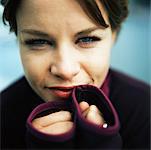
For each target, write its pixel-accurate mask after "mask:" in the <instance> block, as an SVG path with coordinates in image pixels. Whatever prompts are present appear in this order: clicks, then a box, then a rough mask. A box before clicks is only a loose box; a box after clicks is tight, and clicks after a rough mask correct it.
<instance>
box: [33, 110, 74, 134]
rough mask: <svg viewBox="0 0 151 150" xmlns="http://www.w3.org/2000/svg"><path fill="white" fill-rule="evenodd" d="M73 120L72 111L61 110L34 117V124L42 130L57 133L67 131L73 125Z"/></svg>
mask: <svg viewBox="0 0 151 150" xmlns="http://www.w3.org/2000/svg"><path fill="white" fill-rule="evenodd" d="M71 120H72V117H71V113H70V112H68V111H59V112H55V113H52V114H49V115H47V116H44V117H40V118H36V119H34V120H33V121H32V125H33V126H34V127H35V128H36V129H38V130H39V131H41V132H44V133H47V134H53V135H57V134H62V133H65V132H67V131H69V130H70V129H71V128H72V127H73V122H72V121H71Z"/></svg>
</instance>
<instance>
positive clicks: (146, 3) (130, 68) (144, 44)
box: [0, 0, 151, 91]
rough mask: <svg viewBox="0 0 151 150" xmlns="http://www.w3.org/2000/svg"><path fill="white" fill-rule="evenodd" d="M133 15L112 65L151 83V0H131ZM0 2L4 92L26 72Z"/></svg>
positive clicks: (0, 63) (0, 82) (0, 83)
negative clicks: (5, 24)
mask: <svg viewBox="0 0 151 150" xmlns="http://www.w3.org/2000/svg"><path fill="white" fill-rule="evenodd" d="M129 9H130V13H129V17H128V19H127V20H126V22H125V23H124V24H123V29H122V30H121V33H120V35H119V37H118V40H117V43H116V44H115V46H114V47H113V50H112V57H111V67H112V68H114V69H117V70H120V71H122V72H124V73H126V74H129V75H130V76H132V77H135V78H137V79H139V80H142V81H144V82H146V83H150V81H151V74H150V55H151V53H150V49H151V44H149V43H150V42H151V41H150V33H151V18H150V17H151V16H150V15H151V12H150V0H130V1H129ZM2 12H3V7H2V6H1V5H0V91H1V90H3V89H4V88H6V87H7V86H8V85H10V84H11V83H12V82H14V81H15V80H17V79H18V78H19V77H21V76H22V75H23V69H22V65H21V60H20V57H19V49H18V43H17V40H16V37H15V35H14V34H13V33H9V28H8V27H7V26H4V25H3V23H2Z"/></svg>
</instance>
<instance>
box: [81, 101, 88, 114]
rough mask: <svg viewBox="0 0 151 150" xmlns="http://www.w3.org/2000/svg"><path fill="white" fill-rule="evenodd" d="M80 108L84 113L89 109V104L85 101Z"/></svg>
mask: <svg viewBox="0 0 151 150" xmlns="http://www.w3.org/2000/svg"><path fill="white" fill-rule="evenodd" d="M79 106H80V109H81V111H82V112H84V111H85V110H86V109H88V108H89V104H88V103H87V102H85V101H82V102H81V103H80V104H79Z"/></svg>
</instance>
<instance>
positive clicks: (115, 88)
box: [110, 70, 150, 99]
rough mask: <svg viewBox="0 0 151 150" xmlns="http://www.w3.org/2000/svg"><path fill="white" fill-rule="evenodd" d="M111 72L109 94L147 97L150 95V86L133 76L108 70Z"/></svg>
mask: <svg viewBox="0 0 151 150" xmlns="http://www.w3.org/2000/svg"><path fill="white" fill-rule="evenodd" d="M110 74H111V85H110V86H111V95H112V97H114V96H117V95H119V96H120V95H121V96H122V95H123V96H126V97H129V96H130V97H131V98H138V99H140V98H141V97H143V98H148V99H149V96H150V86H149V85H148V84H147V83H145V82H143V81H140V80H138V79H136V78H134V77H131V76H129V75H127V74H124V73H121V72H119V71H115V70H110Z"/></svg>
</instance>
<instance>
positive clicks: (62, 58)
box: [50, 51, 80, 81]
mask: <svg viewBox="0 0 151 150" xmlns="http://www.w3.org/2000/svg"><path fill="white" fill-rule="evenodd" d="M50 70H51V74H52V75H53V76H55V77H57V78H60V79H62V80H68V81H72V80H73V78H74V77H75V76H76V75H77V74H78V73H79V72H80V64H79V62H78V60H77V59H76V57H74V55H73V54H71V53H69V52H67V51H64V52H60V53H59V54H57V57H55V58H54V61H53V63H52V65H51V68H50Z"/></svg>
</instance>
